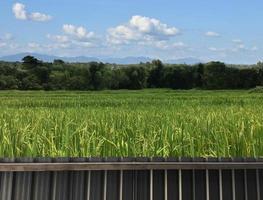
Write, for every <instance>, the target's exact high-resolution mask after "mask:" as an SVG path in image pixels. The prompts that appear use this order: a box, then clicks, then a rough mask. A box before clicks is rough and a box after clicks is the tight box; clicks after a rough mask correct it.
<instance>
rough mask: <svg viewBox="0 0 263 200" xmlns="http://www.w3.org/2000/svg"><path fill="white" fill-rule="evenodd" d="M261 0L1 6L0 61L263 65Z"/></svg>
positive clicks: (5, 1)
mask: <svg viewBox="0 0 263 200" xmlns="http://www.w3.org/2000/svg"><path fill="white" fill-rule="evenodd" d="M262 10H263V1H262V0H253V1H248V0H220V1H219V0H200V1H197V0H38V1H36V0H20V1H13V0H1V1H0V56H5V55H10V54H16V53H22V52H34V53H41V54H47V55H56V56H92V57H93V56H95V57H99V58H107V57H127V56H136V57H137V56H140V57H141V56H143V57H150V58H155V59H157V58H158V59H162V60H169V59H179V58H189V57H191V58H197V59H200V60H202V61H210V60H218V61H223V62H227V63H233V64H237V63H239V64H246V63H256V62H258V61H260V60H263V26H262V21H263V15H262Z"/></svg>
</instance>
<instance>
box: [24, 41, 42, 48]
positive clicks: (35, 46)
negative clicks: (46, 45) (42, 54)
mask: <svg viewBox="0 0 263 200" xmlns="http://www.w3.org/2000/svg"><path fill="white" fill-rule="evenodd" d="M27 46H28V47H29V48H32V49H38V48H40V47H41V45H40V44H38V43H35V42H30V43H28V44H27Z"/></svg>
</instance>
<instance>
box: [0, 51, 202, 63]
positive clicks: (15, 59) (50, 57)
mask: <svg viewBox="0 0 263 200" xmlns="http://www.w3.org/2000/svg"><path fill="white" fill-rule="evenodd" d="M28 55H31V56H34V57H35V58H37V59H39V60H42V61H45V62H53V60H55V59H61V60H63V61H65V62H80V63H85V62H92V61H95V62H104V63H116V64H138V63H140V62H143V63H146V62H151V61H152V60H153V58H149V57H132V56H130V57H124V58H97V57H88V56H76V57H60V56H53V55H45V54H37V53H19V54H14V55H8V56H3V57H0V60H1V61H6V62H19V61H21V60H22V59H23V58H24V57H25V56H28ZM163 62H164V63H169V64H196V63H200V62H202V61H201V60H199V59H197V58H192V57H189V58H180V59H171V60H163Z"/></svg>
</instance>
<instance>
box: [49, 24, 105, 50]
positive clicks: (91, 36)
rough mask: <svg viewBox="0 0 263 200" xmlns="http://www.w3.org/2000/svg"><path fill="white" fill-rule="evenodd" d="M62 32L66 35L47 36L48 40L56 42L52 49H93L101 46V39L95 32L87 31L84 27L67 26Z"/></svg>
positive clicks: (51, 46)
mask: <svg viewBox="0 0 263 200" xmlns="http://www.w3.org/2000/svg"><path fill="white" fill-rule="evenodd" d="M62 31H63V32H64V35H51V34H48V35H47V38H48V39H50V40H52V41H53V42H54V44H53V45H50V48H58V47H61V48H68V47H71V48H92V47H99V46H100V45H101V44H100V38H99V37H97V36H96V35H95V33H94V32H89V31H87V29H86V28H84V27H83V26H75V25H72V24H65V25H63V27H62Z"/></svg>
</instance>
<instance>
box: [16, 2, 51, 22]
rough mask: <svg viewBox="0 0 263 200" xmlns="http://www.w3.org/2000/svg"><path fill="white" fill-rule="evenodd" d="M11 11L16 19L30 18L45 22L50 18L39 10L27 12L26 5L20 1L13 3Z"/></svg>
mask: <svg viewBox="0 0 263 200" xmlns="http://www.w3.org/2000/svg"><path fill="white" fill-rule="evenodd" d="M12 10H13V13H14V15H15V18H16V19H18V20H32V21H39V22H46V21H49V20H51V19H52V17H51V16H50V15H46V14H43V13H40V12H33V13H28V12H27V11H26V6H25V5H24V4H22V3H15V4H14V5H13V8H12Z"/></svg>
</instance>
